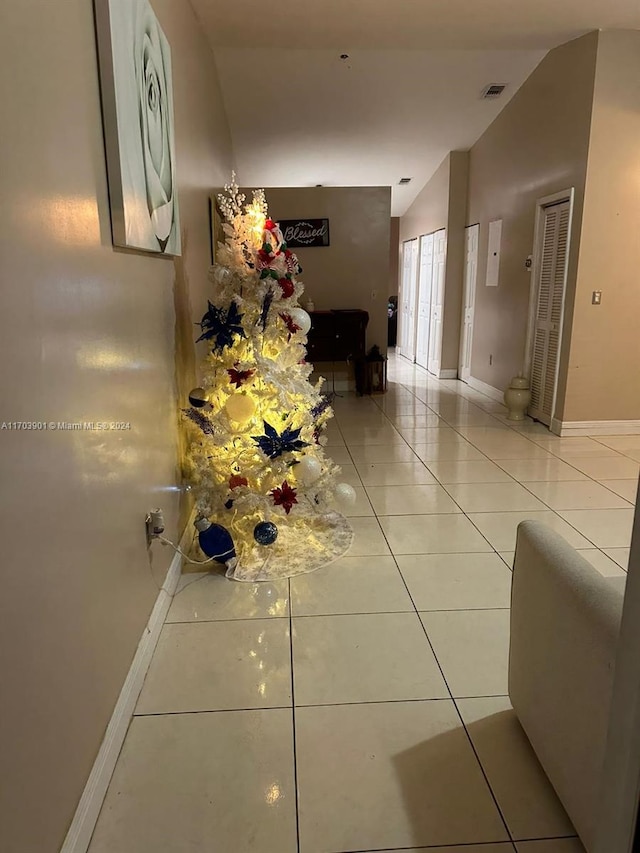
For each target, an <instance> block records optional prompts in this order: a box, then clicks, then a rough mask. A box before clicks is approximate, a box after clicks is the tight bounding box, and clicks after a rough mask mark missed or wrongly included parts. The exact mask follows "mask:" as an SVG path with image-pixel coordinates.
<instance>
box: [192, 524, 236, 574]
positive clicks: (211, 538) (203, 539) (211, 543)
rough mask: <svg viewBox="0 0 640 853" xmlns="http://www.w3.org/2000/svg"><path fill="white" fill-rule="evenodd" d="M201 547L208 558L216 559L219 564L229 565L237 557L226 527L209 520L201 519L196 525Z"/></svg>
mask: <svg viewBox="0 0 640 853" xmlns="http://www.w3.org/2000/svg"><path fill="white" fill-rule="evenodd" d="M195 528H196V530H197V531H198V541H199V542H200V547H201V548H202V550H203V551H204V553H205V554H206V555H207V557H214V558H215V560H216V562H217V563H228V562H229V560H233V559H234V558H235V556H236V549H235V548H234V545H233V539H232V538H231V534H230V533H229V531H228V530H227V528H226V527H223V526H222V525H221V524H212V523H211V522H210V521H209V519H208V518H199V519H198V520H197V521H196V523H195Z"/></svg>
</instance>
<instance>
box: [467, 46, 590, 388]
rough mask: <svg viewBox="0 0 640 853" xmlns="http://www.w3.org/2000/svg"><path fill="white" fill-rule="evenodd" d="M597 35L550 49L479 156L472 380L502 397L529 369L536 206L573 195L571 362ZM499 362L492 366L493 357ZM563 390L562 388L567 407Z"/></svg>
mask: <svg viewBox="0 0 640 853" xmlns="http://www.w3.org/2000/svg"><path fill="white" fill-rule="evenodd" d="M597 43H598V34H597V33H590V34H588V35H586V36H583V37H582V38H579V39H576V40H575V41H571V42H568V43H567V44H565V45H562V46H561V47H558V48H556V49H555V50H552V51H551V52H550V53H549V54H547V56H546V57H545V58H544V59H543V61H542V62H541V63H540V65H539V66H538V67H537V68H536V70H535V71H534V72H533V74H532V75H531V76H530V77H529V79H528V80H527V81H526V82H525V83H524V85H523V86H522V87H521V89H520V90H519V91H518V92H517V93H516V94H515V95H514V97H513V98H512V100H511V101H509V103H508V104H507V105H506V106H505V108H504V110H503V111H502V112H501V113H500V115H499V116H498V118H497V119H496V120H495V121H494V122H493V123H492V124H491V126H490V127H489V128H488V130H487V131H486V132H485V133H484V134H483V136H482V137H481V138H480V139H479V140H478V142H476V144H475V145H474V146H473V147H472V148H471V152H470V171H469V206H468V216H467V224H469V225H471V224H474V223H476V222H479V223H480V246H479V257H478V282H477V289H476V307H475V326H474V337H473V355H472V364H471V375H472V376H473V377H475V378H476V379H480V380H482V381H484V382H487V383H488V384H489V385H492V386H493V387H494V388H498V389H503V388H505V387H506V386H507V384H508V382H509V380H510V379H511V377H512V376H513V375H514V374H516V373H518V372H519V371H520V370H521V369H522V366H523V360H524V347H525V336H526V328H527V317H528V302H529V286H530V278H531V276H530V274H529V273H528V272H527V271H526V269H525V266H524V263H525V260H526V258H527V255H529V254H530V253H531V252H532V250H533V230H534V214H535V204H536V200H537V199H538V198H540V197H542V196H546V195H550V194H552V193H555V192H558V191H560V190H563V189H566V188H568V187H575V206H574V218H573V232H572V243H571V251H570V258H569V279H568V292H567V296H568V299H567V304H568V315H569V316H568V322H567V324H566V326H565V332H566V334H565V336H564V343H563V349H562V358H561V364H562V365H565V364H566V362H567V355H568V341H569V331H570V327H571V303H572V298H573V292H574V290H575V281H576V269H577V257H578V246H579V235H580V227H581V220H582V204H583V195H584V185H585V172H586V163H587V151H588V144H589V127H590V120H591V105H592V94H593V81H594V74H595V62H596V49H597ZM493 219H502V222H503V224H502V247H501V263H500V280H499V285H498V287H486V286H485V276H486V259H487V257H486V256H487V241H488V228H489V222H490V221H491V220H493ZM490 356H492V357H493V364H492V365H489V358H490ZM563 396H564V383H563V382H561V383H560V387H559V401H560V404H562V398H563Z"/></svg>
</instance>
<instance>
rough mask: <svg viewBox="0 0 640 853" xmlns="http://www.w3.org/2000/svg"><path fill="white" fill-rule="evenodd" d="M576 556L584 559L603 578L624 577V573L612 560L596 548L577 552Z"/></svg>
mask: <svg viewBox="0 0 640 853" xmlns="http://www.w3.org/2000/svg"><path fill="white" fill-rule="evenodd" d="M578 554H580V555H581V556H582V557H584V558H585V560H588V561H589V562H590V563H591V565H592V566H593V567H594V569H597V570H598V571H599V572H600V574H601V575H602V576H603V577H605V578H611V577H621V576H623V575H626V571H625V570H624V569H623V568H621V567H620V566H619V565H618V564H617V563H616V561H615V560H614V559H612V558H611V557H609V556H607V554H605V553H604V551H600V550H599V549H598V548H589V549H584V550H579V551H578Z"/></svg>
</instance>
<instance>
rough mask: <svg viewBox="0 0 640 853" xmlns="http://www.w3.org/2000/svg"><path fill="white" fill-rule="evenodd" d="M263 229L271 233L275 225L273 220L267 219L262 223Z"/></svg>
mask: <svg viewBox="0 0 640 853" xmlns="http://www.w3.org/2000/svg"><path fill="white" fill-rule="evenodd" d="M264 227H265V228H266V229H267V231H273V229H274V228H275V227H276V223H275V222H274V221H273V219H267V221H266V222H265V223H264Z"/></svg>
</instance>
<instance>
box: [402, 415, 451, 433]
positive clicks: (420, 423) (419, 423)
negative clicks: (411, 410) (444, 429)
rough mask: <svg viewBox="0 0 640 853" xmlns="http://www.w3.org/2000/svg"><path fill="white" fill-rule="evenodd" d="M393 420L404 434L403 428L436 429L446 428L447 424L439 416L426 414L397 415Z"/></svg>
mask: <svg viewBox="0 0 640 853" xmlns="http://www.w3.org/2000/svg"><path fill="white" fill-rule="evenodd" d="M391 420H392V422H393V424H394V426H395V428H396V429H397V430H399V432H402V430H403V428H407V429H426V428H431V429H433V428H434V427H440V426H446V423H445V422H444V421H443V420H442V418H440V417H439V416H438V415H435V414H431V413H430V414H425V413H424V412H421V413H420V414H417V415H395V416H394V417H392V418H391Z"/></svg>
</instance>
